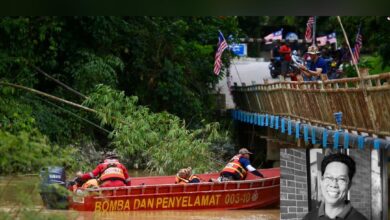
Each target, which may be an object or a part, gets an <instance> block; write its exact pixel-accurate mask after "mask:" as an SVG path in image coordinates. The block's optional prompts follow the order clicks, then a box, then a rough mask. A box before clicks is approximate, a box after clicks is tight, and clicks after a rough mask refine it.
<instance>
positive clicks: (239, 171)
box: [218, 148, 264, 182]
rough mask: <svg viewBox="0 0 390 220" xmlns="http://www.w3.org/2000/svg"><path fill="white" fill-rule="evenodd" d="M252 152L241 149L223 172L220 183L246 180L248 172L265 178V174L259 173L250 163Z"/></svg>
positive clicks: (219, 179)
mask: <svg viewBox="0 0 390 220" xmlns="http://www.w3.org/2000/svg"><path fill="white" fill-rule="evenodd" d="M250 154H252V153H251V152H249V150H248V149H246V148H241V149H240V150H239V151H238V154H237V155H235V156H234V157H233V158H232V159H231V160H230V161H229V163H228V164H227V165H226V166H225V168H223V170H222V171H221V176H220V177H219V178H218V181H219V182H223V181H232V180H245V178H246V175H247V172H248V171H249V172H251V173H252V174H254V175H256V176H258V177H261V178H264V176H263V174H261V173H260V172H259V171H257V170H256V169H255V168H254V167H253V166H252V165H251V164H250V161H249V157H250Z"/></svg>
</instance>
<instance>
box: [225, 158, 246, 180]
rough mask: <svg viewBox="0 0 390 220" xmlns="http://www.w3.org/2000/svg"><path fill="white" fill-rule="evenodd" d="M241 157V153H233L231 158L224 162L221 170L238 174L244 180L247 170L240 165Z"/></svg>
mask: <svg viewBox="0 0 390 220" xmlns="http://www.w3.org/2000/svg"><path fill="white" fill-rule="evenodd" d="M241 157H242V156H241V154H237V155H235V156H234V157H233V158H232V159H230V161H229V163H228V164H226V166H225V168H223V170H222V172H228V173H232V174H234V175H237V174H238V175H240V179H242V180H244V179H245V178H246V174H247V171H246V169H245V168H244V167H242V166H241V163H240V162H239V160H240V158H241Z"/></svg>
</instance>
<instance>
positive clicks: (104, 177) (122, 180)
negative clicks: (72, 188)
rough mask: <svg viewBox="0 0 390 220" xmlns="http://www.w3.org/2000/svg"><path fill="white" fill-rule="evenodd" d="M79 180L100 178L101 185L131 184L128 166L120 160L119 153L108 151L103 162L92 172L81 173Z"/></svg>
mask: <svg viewBox="0 0 390 220" xmlns="http://www.w3.org/2000/svg"><path fill="white" fill-rule="evenodd" d="M78 178H79V180H81V181H87V180H89V179H94V178H96V179H97V178H99V183H100V187H118V186H130V185H131V181H130V177H129V174H128V171H127V169H126V167H125V166H124V165H123V164H121V163H120V162H119V160H118V155H117V154H115V153H114V152H108V153H107V154H106V156H105V160H104V161H103V163H101V164H99V165H98V166H97V167H96V168H95V169H94V170H93V171H92V172H89V173H85V174H79V176H78Z"/></svg>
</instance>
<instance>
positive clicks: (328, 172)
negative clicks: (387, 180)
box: [303, 153, 367, 220]
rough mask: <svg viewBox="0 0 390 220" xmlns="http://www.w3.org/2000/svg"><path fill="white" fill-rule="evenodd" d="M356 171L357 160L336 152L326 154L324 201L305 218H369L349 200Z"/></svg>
mask: <svg viewBox="0 0 390 220" xmlns="http://www.w3.org/2000/svg"><path fill="white" fill-rule="evenodd" d="M355 171H356V165H355V161H354V160H353V159H352V158H351V157H349V156H348V155H346V154H341V153H336V154H330V155H328V156H325V157H324V159H323V160H322V163H321V173H322V178H321V181H320V184H321V192H322V195H323V201H322V202H321V203H320V205H319V207H316V208H315V209H314V210H312V211H311V212H310V213H309V214H307V215H306V216H305V217H304V218H303V219H304V220H313V219H315V220H317V219H319V220H322V219H324V220H328V219H345V220H367V218H366V217H365V216H363V215H362V214H361V213H360V212H358V211H357V210H356V209H355V208H353V207H352V206H351V203H350V201H348V200H347V195H348V190H349V189H350V188H351V186H352V178H353V176H354V174H355Z"/></svg>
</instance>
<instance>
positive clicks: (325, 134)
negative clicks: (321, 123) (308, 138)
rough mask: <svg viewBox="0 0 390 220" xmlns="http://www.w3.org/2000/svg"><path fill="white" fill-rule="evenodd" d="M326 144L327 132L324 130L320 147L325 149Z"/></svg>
mask: <svg viewBox="0 0 390 220" xmlns="http://www.w3.org/2000/svg"><path fill="white" fill-rule="evenodd" d="M327 143H328V131H327V130H326V128H324V131H323V132H322V147H323V148H327Z"/></svg>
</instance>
